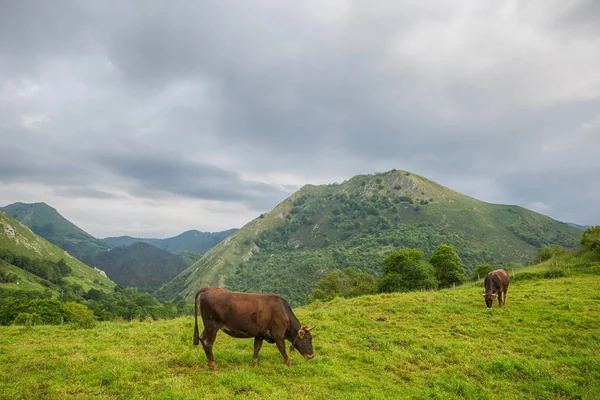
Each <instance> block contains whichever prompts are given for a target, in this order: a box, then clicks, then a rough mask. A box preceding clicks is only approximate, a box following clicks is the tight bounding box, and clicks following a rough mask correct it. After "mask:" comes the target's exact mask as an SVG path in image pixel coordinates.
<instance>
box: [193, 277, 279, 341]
mask: <svg viewBox="0 0 600 400" xmlns="http://www.w3.org/2000/svg"><path fill="white" fill-rule="evenodd" d="M286 304H287V301H286V300H285V299H283V298H282V297H280V296H278V295H271V294H249V293H242V292H232V291H229V290H225V289H221V288H209V289H203V290H202V291H200V312H201V314H202V318H203V319H210V320H212V321H215V322H218V323H222V324H224V325H226V326H228V327H229V328H231V329H233V330H235V331H238V330H239V331H244V332H247V333H248V334H257V335H258V334H261V333H262V332H264V331H265V330H267V329H273V328H276V327H278V326H281V327H284V326H287V325H288V323H289V318H288V314H287V312H286V307H285V306H286ZM274 325H276V326H274Z"/></svg>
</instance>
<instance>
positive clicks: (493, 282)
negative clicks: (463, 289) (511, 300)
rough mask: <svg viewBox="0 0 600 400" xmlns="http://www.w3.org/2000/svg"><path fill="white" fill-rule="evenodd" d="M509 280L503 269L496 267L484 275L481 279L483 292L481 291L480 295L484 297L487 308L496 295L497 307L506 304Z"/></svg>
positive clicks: (490, 305)
mask: <svg viewBox="0 0 600 400" xmlns="http://www.w3.org/2000/svg"><path fill="white" fill-rule="evenodd" d="M509 282H510V277H509V276H508V273H506V271H505V270H503V269H497V270H495V271H492V272H490V273H489V274H487V275H486V276H485V279H484V280H483V286H484V287H485V293H481V295H482V296H483V297H484V298H485V305H486V306H487V308H492V303H493V300H494V299H495V298H496V297H498V307H502V305H504V304H506V292H507V290H508V284H509Z"/></svg>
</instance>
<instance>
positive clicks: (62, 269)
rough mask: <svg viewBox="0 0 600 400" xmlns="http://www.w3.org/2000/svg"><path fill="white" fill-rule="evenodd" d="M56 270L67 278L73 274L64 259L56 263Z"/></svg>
mask: <svg viewBox="0 0 600 400" xmlns="http://www.w3.org/2000/svg"><path fill="white" fill-rule="evenodd" d="M56 268H57V269H58V272H59V273H60V276H67V275H70V274H71V267H69V266H68V265H67V263H66V262H65V260H64V258H61V259H60V260H58V261H57V262H56Z"/></svg>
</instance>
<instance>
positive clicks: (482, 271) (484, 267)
mask: <svg viewBox="0 0 600 400" xmlns="http://www.w3.org/2000/svg"><path fill="white" fill-rule="evenodd" d="M492 270H493V268H492V266H491V265H490V264H479V265H478V266H477V267H476V268H475V269H474V270H473V275H472V277H473V278H474V279H481V278H483V277H485V276H486V275H487V274H489V273H490V272H492Z"/></svg>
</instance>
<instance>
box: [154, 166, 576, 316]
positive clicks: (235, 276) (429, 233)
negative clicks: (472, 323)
mask: <svg viewBox="0 0 600 400" xmlns="http://www.w3.org/2000/svg"><path fill="white" fill-rule="evenodd" d="M580 236H581V231H580V230H578V229H576V228H574V227H572V226H570V225H568V224H566V223H562V222H558V221H556V220H553V219H551V218H549V217H547V216H544V215H541V214H538V213H535V212H533V211H530V210H527V209H524V208H522V207H518V206H507V205H497V204H489V203H485V202H482V201H479V200H477V199H474V198H471V197H468V196H464V195H462V194H460V193H457V192H455V191H453V190H450V189H448V188H445V187H443V186H441V185H439V184H436V183H435V182H432V181H430V180H427V179H425V178H423V177H420V176H417V175H414V174H411V173H409V172H404V171H390V172H387V173H382V174H375V175H360V176H356V177H354V178H352V179H350V180H349V181H346V182H343V183H341V184H332V185H323V186H311V185H308V186H305V187H303V188H302V189H301V190H299V191H298V192H296V193H295V194H293V195H292V196H291V197H290V198H288V199H286V200H284V201H283V202H282V203H281V204H279V205H278V206H277V207H276V208H275V209H274V210H272V211H271V212H269V213H266V214H264V215H263V216H261V217H259V218H257V219H255V220H253V221H251V222H250V223H249V224H247V225H246V226H244V227H243V228H242V229H241V230H240V231H238V232H237V233H236V234H234V235H232V236H230V237H229V238H227V239H226V240H225V241H224V242H223V243H221V244H220V245H218V246H216V247H215V248H214V249H212V250H211V251H209V252H208V253H207V254H206V255H205V256H204V257H203V258H202V259H200V260H199V261H198V262H196V263H194V264H193V265H192V266H190V267H189V268H188V269H187V270H186V271H184V272H183V273H182V274H181V275H179V276H178V277H177V278H175V279H174V280H173V281H172V282H170V283H168V284H167V285H165V287H164V288H163V289H162V293H163V294H164V295H165V296H166V297H167V298H169V296H179V297H183V298H186V299H191V298H192V297H193V295H194V293H195V291H196V290H198V289H199V288H200V287H203V286H225V287H228V288H231V289H234V290H241V291H249V292H274V293H279V294H282V295H284V296H286V297H287V298H289V299H290V300H291V301H292V303H294V304H301V303H303V302H304V300H305V298H306V295H307V294H308V293H310V291H311V290H312V289H313V288H314V285H315V284H316V282H318V281H319V280H320V279H323V278H324V277H325V276H326V275H327V274H328V273H329V272H331V271H332V270H343V269H345V268H347V267H353V268H354V269H356V270H358V271H361V272H367V273H370V274H372V275H375V276H377V275H379V274H380V266H381V261H382V259H383V258H384V257H385V255H386V254H388V253H389V252H391V251H392V250H394V249H397V248H402V247H410V248H417V249H420V250H423V251H424V252H425V254H426V255H428V254H430V253H431V251H432V250H433V249H435V248H436V247H437V246H438V245H440V244H442V243H447V244H452V245H453V246H454V249H455V250H456V251H457V252H458V254H459V255H460V257H461V259H462V261H463V262H464V263H465V266H466V269H467V271H471V270H472V269H473V268H474V267H475V266H476V265H477V264H479V263H489V264H492V265H496V266H508V265H511V264H513V263H526V262H529V261H531V260H533V259H534V257H535V254H536V252H537V249H538V248H539V247H542V246H547V245H553V244H559V245H561V246H564V247H567V248H575V247H577V246H578V242H579V238H580Z"/></svg>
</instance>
